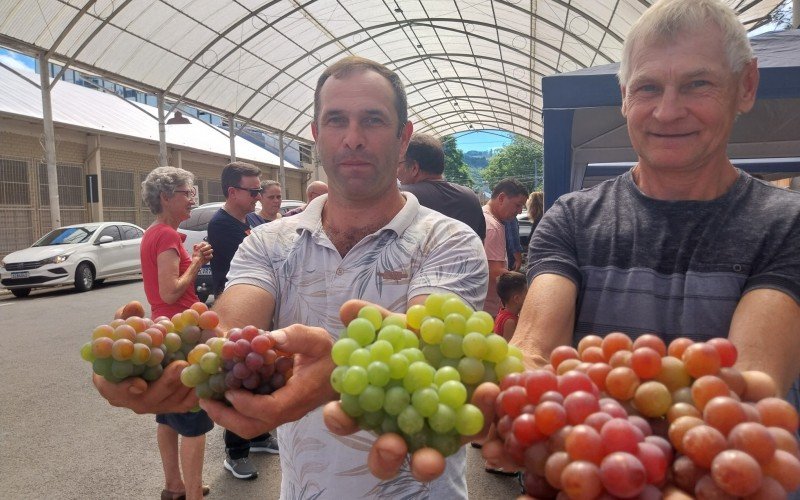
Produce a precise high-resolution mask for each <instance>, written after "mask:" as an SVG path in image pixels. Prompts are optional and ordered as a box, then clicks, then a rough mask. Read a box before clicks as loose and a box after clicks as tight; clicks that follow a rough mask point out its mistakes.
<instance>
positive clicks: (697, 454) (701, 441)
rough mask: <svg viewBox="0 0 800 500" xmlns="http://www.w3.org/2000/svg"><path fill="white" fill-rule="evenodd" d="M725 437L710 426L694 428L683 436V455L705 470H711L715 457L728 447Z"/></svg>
mask: <svg viewBox="0 0 800 500" xmlns="http://www.w3.org/2000/svg"><path fill="white" fill-rule="evenodd" d="M727 444H728V443H727V441H726V440H725V436H723V435H722V433H721V432H719V431H718V430H717V429H715V428H713V427H711V426H710V425H698V426H696V427H692V428H691V429H689V430H688V431H686V433H685V434H684V435H683V439H682V440H681V446H682V448H683V453H684V454H685V455H686V456H687V457H689V458H691V459H692V461H693V462H694V463H696V464H697V465H699V466H700V467H702V468H704V469H709V468H711V462H712V460H714V457H715V456H717V454H719V453H720V452H722V451H723V450H725V448H726V447H727Z"/></svg>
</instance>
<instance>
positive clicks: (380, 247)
mask: <svg viewBox="0 0 800 500" xmlns="http://www.w3.org/2000/svg"><path fill="white" fill-rule="evenodd" d="M403 195H404V196H405V197H406V203H405V205H404V206H403V208H402V209H401V210H400V212H399V213H398V214H397V215H396V216H395V217H394V218H393V219H392V220H391V221H390V222H389V223H388V224H387V225H386V226H384V227H383V228H381V229H380V230H378V231H376V232H375V233H373V234H371V235H369V236H367V237H365V238H364V239H363V240H361V241H360V242H359V243H357V244H356V246H355V247H353V249H352V250H350V252H348V253H347V255H345V257H344V258H342V257H341V256H340V255H339V252H338V251H337V250H336V248H335V247H334V245H333V243H331V241H330V240H329V239H328V236H327V235H326V234H325V231H324V230H323V228H322V220H321V216H322V207H323V206H324V204H325V201H326V200H327V195H323V196H320V197H318V198H315V199H314V200H313V201H311V202H310V203H309V204H308V206H307V208H306V209H305V211H303V212H302V213H301V214H298V215H295V216H292V217H287V218H282V219H279V220H277V221H274V222H271V223H269V224H265V225H262V226H258V227H257V228H255V229H253V231H252V232H251V234H250V236H248V237H247V238H245V240H244V242H243V243H242V245H241V246H240V247H239V250H238V252H237V253H236V255H235V257H234V258H233V261H232V262H231V268H230V272H229V273H228V286H231V285H233V284H240V283H247V284H251V285H255V286H259V287H261V288H263V289H265V290H266V291H268V292H270V293H271V294H272V295H273V296H274V297H275V302H276V304H275V316H274V321H273V325H274V326H273V327H274V328H281V327H284V326H288V325H291V324H293V323H301V324H305V325H309V326H319V327H322V328H325V329H326V330H327V331H328V332H329V333H330V334H331V336H332V337H334V338H338V335H339V331H340V330H341V329H342V328H343V325H342V323H341V320H340V319H339V308H340V307H341V305H342V304H343V303H344V302H345V301H347V300H349V299H354V298H359V299H364V300H368V301H370V302H374V303H376V304H380V305H381V306H383V307H385V308H387V309H389V310H391V311H395V312H405V310H406V307H407V303H408V300H409V299H411V298H412V297H415V296H417V295H428V294H430V293H434V292H448V291H449V292H453V293H456V294H458V295H459V296H460V297H461V298H462V299H464V300H465V301H466V302H467V303H469V304H470V305H471V306H472V307H473V308H474V309H476V310H480V309H481V308H482V306H483V301H484V299H485V297H486V289H487V285H488V276H489V274H488V266H487V261H486V254H485V252H484V249H483V245H482V244H481V240H480V239H479V238H478V236H477V235H476V234H475V232H474V231H473V230H472V229H470V228H469V227H468V226H467V225H465V224H463V223H461V222H459V221H456V220H454V219H450V218H448V217H445V216H443V215H442V214H440V213H438V212H435V211H433V210H430V209H428V208H425V207H422V206H420V204H419V202H418V201H417V199H416V198H415V197H414V195H412V194H410V193H403ZM278 440H279V445H280V450H281V453H280V458H281V472H282V475H283V480H282V483H281V498H283V499H295V498H311V497H315V498H320V499H325V498H330V499H336V500H343V499H350V498H364V497H384V498H403V497H405V498H437V499H442V498H447V499H451V498H466V497H467V491H466V480H465V477H464V473H465V452H464V449H463V448H462V449H461V450H460V451H459V452H458V453H456V454H455V455H452V456H451V457H449V458H448V461H447V469H446V471H445V473H444V474H443V475H442V477H440V478H439V479H437V480H436V481H433V482H430V483H420V482H418V481H416V480H414V479H413V478H412V477H411V475H410V472H409V470H408V464H407V463H406V464H405V465H404V467H403V470H402V471H401V473H400V474H399V475H398V476H396V477H394V478H392V479H390V480H387V481H381V480H379V479H377V478H375V477H374V476H373V475H372V474H371V473H370V472H369V469H368V468H367V454H368V451H369V449H370V446H371V445H372V443H373V441H374V440H375V436H374V435H373V434H372V433H368V432H365V431H360V432H358V433H356V434H353V435H350V436H336V435H333V434H331V433H330V432H328V430H327V428H326V427H325V425H324V423H323V421H322V409H321V408H317V409H316V410H314V411H312V412H310V413H308V414H307V415H306V416H305V417H303V418H301V419H300V420H298V421H296V422H291V423H288V424H285V425H283V426H281V427H280V428H279V429H278Z"/></svg>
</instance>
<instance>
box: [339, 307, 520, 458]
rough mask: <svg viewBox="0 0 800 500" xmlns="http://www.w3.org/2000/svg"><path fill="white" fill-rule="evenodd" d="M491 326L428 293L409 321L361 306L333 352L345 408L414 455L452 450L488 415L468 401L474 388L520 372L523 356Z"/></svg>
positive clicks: (489, 321)
mask: <svg viewBox="0 0 800 500" xmlns="http://www.w3.org/2000/svg"><path fill="white" fill-rule="evenodd" d="M493 325H494V322H493V320H492V317H491V316H490V315H489V314H487V313H485V312H483V311H478V312H473V311H472V309H471V308H470V307H469V306H468V305H467V304H465V303H464V302H463V301H462V300H461V299H460V298H459V297H458V296H456V295H454V294H431V295H430V296H428V298H427V299H426V301H425V305H415V306H412V307H411V308H409V310H408V312H407V314H406V316H405V318H404V317H403V316H402V315H390V316H388V317H386V318H382V315H381V313H380V312H379V311H378V309H377V308H375V307H372V306H366V307H364V308H362V309H361V310H360V311H359V313H358V317H357V318H356V319H354V320H352V321H351V322H350V323H349V324H348V325H347V328H346V329H345V330H344V331H342V333H341V334H340V336H339V340H338V341H336V343H335V344H334V345H333V349H332V351H331V357H332V358H333V362H334V363H335V364H336V368H335V369H334V370H333V373H332V374H331V385H332V386H333V388H334V390H336V391H337V392H338V393H340V394H341V398H340V401H341V405H342V409H343V410H344V411H345V412H346V413H347V414H348V415H350V416H351V417H353V418H355V419H356V420H357V421H358V424H359V426H360V427H361V428H362V429H366V430H371V431H374V432H377V433H379V434H382V433H386V432H395V433H399V434H400V435H402V436H403V437H404V438H405V440H406V443H407V444H408V447H409V450H410V451H411V452H414V451H416V450H418V449H420V448H423V447H432V448H435V449H437V450H439V451H440V452H441V453H442V454H443V455H444V456H448V455H451V454H453V453H455V452H456V451H458V449H459V447H460V446H461V436H472V435H475V434H477V433H479V432H480V431H481V430H482V429H483V425H484V419H483V414H482V413H481V411H480V410H479V409H478V408H477V407H476V406H474V405H472V404H469V403H468V402H467V401H468V399H469V398H470V397H471V395H472V392H473V391H474V390H475V388H476V387H477V386H478V385H479V384H481V383H483V382H495V383H497V382H498V381H499V380H502V378H503V377H505V376H506V375H508V374H509V373H515V372H521V371H522V370H523V365H522V353H521V352H520V351H519V349H517V348H515V347H513V346H509V345H508V343H507V342H506V341H505V339H503V337H501V336H499V335H495V334H493V333H492V329H493V328H492V327H493ZM414 330H416V331H419V333H420V336H419V337H418V336H417V334H416V333H415V332H414ZM420 337H421V338H420Z"/></svg>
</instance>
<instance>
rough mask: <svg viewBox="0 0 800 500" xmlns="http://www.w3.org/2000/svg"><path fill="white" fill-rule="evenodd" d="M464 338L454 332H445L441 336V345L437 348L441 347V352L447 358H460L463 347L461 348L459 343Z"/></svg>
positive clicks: (462, 353)
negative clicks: (442, 336)
mask: <svg viewBox="0 0 800 500" xmlns="http://www.w3.org/2000/svg"><path fill="white" fill-rule="evenodd" d="M423 340H424V337H423ZM463 340H464V337H462V336H461V335H458V334H455V333H447V334H445V335H444V338H442V342H441V345H440V346H439V349H441V351H442V354H443V355H444V356H445V357H448V358H454V359H461V357H463V356H464V349H463V348H462V346H461V344H462V342H463Z"/></svg>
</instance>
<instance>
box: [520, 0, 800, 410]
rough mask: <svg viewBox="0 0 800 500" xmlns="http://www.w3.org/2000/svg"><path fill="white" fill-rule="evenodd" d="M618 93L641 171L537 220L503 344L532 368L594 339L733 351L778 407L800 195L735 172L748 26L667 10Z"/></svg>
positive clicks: (635, 33)
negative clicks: (617, 336)
mask: <svg viewBox="0 0 800 500" xmlns="http://www.w3.org/2000/svg"><path fill="white" fill-rule="evenodd" d="M619 79H620V88H621V92H622V96H623V98H622V113H623V115H624V116H625V117H626V119H627V126H628V134H629V136H630V138H631V143H632V145H633V148H634V149H635V151H636V153H637V155H638V163H637V165H636V166H634V167H633V168H632V169H631V170H630V171H629V172H628V173H626V174H624V175H622V176H621V177H619V178H617V179H613V180H609V181H606V182H605V183H602V184H600V185H598V186H595V187H593V188H590V189H586V190H583V191H580V192H576V193H570V194H568V195H565V196H563V197H561V198H560V199H559V200H558V201H557V202H556V203H555V205H554V206H553V207H552V208H550V210H548V212H547V213H546V214H545V215H544V217H543V219H542V221H541V222H540V224H539V226H538V227H537V229H536V232H535V234H534V236H533V238H532V240H531V244H530V253H529V256H530V257H529V259H530V261H529V262H530V264H529V265H530V268H529V274H528V276H529V279H530V280H531V286H530V292H529V294H528V296H527V299H526V303H525V306H524V308H523V309H522V312H521V314H520V320H519V325H518V326H517V330H516V333H515V335H514V338H513V339H512V343H514V344H516V345H517V346H518V347H520V348H521V349H522V350H523V351H524V352H525V354H526V361H527V364H528V365H529V366H530V365H535V364H544V363H545V362H546V361H545V360H546V359H547V357H548V356H549V354H550V352H551V351H552V349H553V348H555V347H556V346H559V345H564V344H576V343H577V342H578V340H579V339H580V338H581V337H582V336H585V335H587V334H589V333H593V334H599V335H603V334H606V333H609V332H611V331H623V332H626V333H628V334H629V335H631V336H633V337H636V336H638V335H639V334H642V333H644V332H653V333H656V334H658V335H660V336H661V337H662V338H663V339H664V340H665V341H669V340H671V339H673V338H675V337H678V336H686V337H690V338H693V339H696V340H705V339H709V338H711V337H728V338H729V339H730V340H731V341H732V342H733V343H734V345H736V347H737V348H738V353H739V357H738V361H737V364H736V368H738V369H739V370H760V371H763V372H766V373H767V374H769V375H770V376H771V377H772V378H773V379H774V380H775V381H776V383H777V389H778V393H779V395H780V396H784V395H786V394H787V393H788V390H789V387H790V386H791V384H792V382H793V381H794V380H795V379H796V378H797V374H798V373H799V372H800V342H798V337H797V332H798V331H800V250H799V249H800V195H798V194H797V193H793V192H787V191H784V190H781V189H778V188H776V187H774V186H771V185H769V184H768V183H765V182H762V181H759V180H756V179H754V178H752V177H751V176H749V175H747V174H745V173H743V172H741V171H740V170H738V169H736V168H734V167H733V165H732V164H731V162H730V160H729V159H728V156H727V144H728V138H729V136H730V131H731V129H732V127H733V124H734V121H735V119H736V116H737V115H738V114H740V113H746V112H748V111H749V110H750V109H751V108H752V106H753V103H754V101H755V98H756V89H757V87H758V68H757V65H756V60H755V58H754V57H753V54H752V49H751V48H750V45H749V41H748V40H747V35H746V32H745V29H744V27H743V26H742V25H741V23H740V22H739V21H738V20H737V18H736V16H735V14H734V13H733V11H732V10H731V9H730V8H728V7H727V6H725V5H724V4H722V3H721V2H716V1H714V2H712V1H707V0H661V1H659V2H657V3H656V4H654V5H653V6H652V7H651V8H650V9H648V10H647V11H646V12H645V14H644V15H643V16H642V17H641V18H640V19H639V20H638V21H637V22H636V23H635V24H634V26H633V27H632V29H631V32H630V34H629V36H628V38H627V39H626V41H625V46H624V48H623V57H622V63H621V66H620V71H619Z"/></svg>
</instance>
